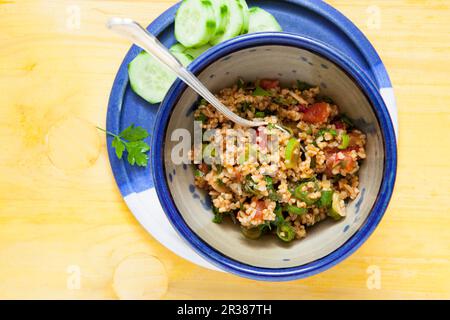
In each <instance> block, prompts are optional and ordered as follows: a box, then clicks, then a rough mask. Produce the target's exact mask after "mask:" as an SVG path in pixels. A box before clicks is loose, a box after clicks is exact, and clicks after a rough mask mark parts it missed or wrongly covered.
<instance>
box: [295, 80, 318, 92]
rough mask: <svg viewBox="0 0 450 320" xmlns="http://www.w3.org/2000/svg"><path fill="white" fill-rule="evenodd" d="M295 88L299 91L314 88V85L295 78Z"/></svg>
mask: <svg viewBox="0 0 450 320" xmlns="http://www.w3.org/2000/svg"><path fill="white" fill-rule="evenodd" d="M297 88H298V90H300V91H305V90H309V89H311V88H314V86H313V85H311V84H309V83H307V82H304V81H300V80H297Z"/></svg>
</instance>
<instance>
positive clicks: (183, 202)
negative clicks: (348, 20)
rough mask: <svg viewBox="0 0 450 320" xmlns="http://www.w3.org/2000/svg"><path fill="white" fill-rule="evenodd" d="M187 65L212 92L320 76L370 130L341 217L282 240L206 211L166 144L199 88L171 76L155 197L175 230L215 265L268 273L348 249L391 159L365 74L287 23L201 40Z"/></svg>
mask: <svg viewBox="0 0 450 320" xmlns="http://www.w3.org/2000/svg"><path fill="white" fill-rule="evenodd" d="M189 69H190V70H191V71H192V72H194V74H196V75H197V76H198V77H199V78H200V80H201V81H202V82H203V83H204V84H206V86H207V87H208V88H209V89H210V90H211V91H213V92H217V91H218V90H220V89H222V88H225V87H228V86H231V85H233V84H235V83H236V81H237V79H238V78H239V77H241V78H243V79H245V80H247V81H254V80H256V79H263V78H271V79H273V78H278V79H280V80H281V82H282V83H284V84H286V85H289V84H292V83H293V82H294V81H296V80H297V79H298V80H302V81H306V82H308V83H313V84H319V85H320V87H321V92H322V93H323V94H325V95H327V96H330V97H331V98H332V99H333V100H334V101H335V102H336V104H337V105H339V106H340V108H341V111H342V112H344V113H346V114H347V115H348V116H349V117H350V118H351V119H353V120H354V121H355V123H356V125H357V127H358V128H360V129H362V130H363V131H364V132H365V133H366V134H367V150H366V152H367V159H366V160H365V161H364V162H363V165H362V167H361V170H360V173H359V174H360V191H361V192H360V195H359V196H358V198H357V199H355V200H354V201H352V202H350V203H349V205H348V209H347V217H346V218H345V219H343V220H341V221H339V222H334V221H325V222H322V223H319V224H318V225H316V226H314V227H313V228H310V229H308V236H307V237H306V238H305V239H303V240H301V241H294V242H293V243H291V244H287V245H286V244H284V243H282V242H281V241H279V240H278V239H276V237H263V238H262V239H260V240H258V241H254V240H248V239H246V238H245V237H244V236H243V235H242V234H241V232H240V229H239V227H237V226H235V225H233V224H232V223H230V224H220V225H218V224H214V223H213V222H212V221H211V219H212V217H213V213H212V210H211V205H210V201H208V196H207V195H206V194H205V193H204V192H203V191H201V190H199V189H197V188H196V187H195V186H194V176H193V170H192V168H191V166H190V165H187V164H175V163H174V162H173V161H172V160H171V152H172V149H173V147H174V146H175V145H177V144H178V143H179V141H178V140H177V139H173V137H172V133H173V132H174V131H175V130H176V129H185V130H188V131H189V132H191V133H192V131H193V126H194V123H193V122H194V119H193V110H194V107H195V105H196V102H197V101H198V98H199V97H198V95H197V94H195V93H194V92H193V91H192V90H191V89H189V88H187V87H186V85H185V84H184V83H182V82H181V81H179V80H178V81H177V82H176V83H175V84H174V86H173V87H172V88H171V90H170V92H169V93H168V95H167V97H166V99H165V101H164V102H163V103H162V105H161V107H160V110H159V112H158V116H157V120H156V123H157V127H156V128H155V129H156V130H155V136H154V137H153V142H152V153H151V157H152V159H151V161H152V167H153V169H154V170H153V174H154V180H155V184H156V190H157V193H158V197H159V199H160V201H161V204H162V207H163V209H164V211H165V212H166V214H167V217H168V218H169V220H170V222H171V223H172V225H173V226H174V228H175V229H176V230H177V231H178V233H179V234H180V235H181V236H182V238H184V239H185V240H186V241H187V243H189V244H190V245H191V246H192V248H193V249H194V250H195V251H196V252H198V253H199V254H200V255H201V256H203V257H204V258H206V259H207V260H209V261H210V262H212V263H213V264H215V265H216V266H218V267H219V268H220V269H223V270H225V271H227V272H231V273H234V274H237V275H240V276H243V277H248V278H252V279H258V280H268V281H280V280H291V279H297V278H303V277H307V276H310V275H312V274H316V273H318V272H321V271H323V270H325V269H327V268H330V267H331V266H333V265H335V264H337V263H338V262H340V261H342V260H343V259H344V258H345V257H347V256H348V255H350V254H351V253H352V252H354V251H355V250H356V249H357V248H358V247H359V246H360V245H361V244H362V243H363V242H364V241H365V240H366V239H367V238H368V237H369V235H370V234H371V233H372V232H373V231H374V229H375V228H376V226H377V225H378V223H379V222H380V220H381V218H382V216H383V214H384V212H385V210H386V208H387V206H388V203H389V200H390V198H391V194H392V191H393V188H394V182H395V176H396V166H397V151H396V141H395V133H394V129H393V125H392V122H391V119H390V117H389V113H388V111H387V109H386V106H385V103H384V102H383V99H382V97H381V95H380V93H379V91H378V89H377V88H376V87H375V85H374V84H373V83H372V82H371V80H370V79H369V78H368V76H367V75H366V74H365V73H364V72H363V71H361V70H360V69H359V67H357V66H356V65H355V64H354V63H353V62H352V61H351V60H350V59H349V58H347V57H345V56H344V55H342V54H340V53H339V52H336V50H331V49H330V48H329V47H328V46H327V45H326V44H324V43H320V42H317V41H314V40H311V39H308V38H304V37H301V36H298V35H293V34H287V33H259V34H250V35H246V36H242V37H239V38H236V39H233V40H230V41H228V42H225V43H223V44H221V45H218V46H216V47H214V48H212V49H210V50H208V51H207V52H206V53H205V54H203V55H202V56H201V57H200V58H198V59H197V60H195V62H194V63H192V64H191V65H190V67H189ZM173 140H175V141H173ZM190 143H193V142H192V141H191V142H190Z"/></svg>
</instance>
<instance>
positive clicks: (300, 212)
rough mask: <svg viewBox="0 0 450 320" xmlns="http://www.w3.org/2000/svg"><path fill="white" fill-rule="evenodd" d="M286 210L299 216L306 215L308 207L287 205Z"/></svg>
mask: <svg viewBox="0 0 450 320" xmlns="http://www.w3.org/2000/svg"><path fill="white" fill-rule="evenodd" d="M286 210H287V212H289V213H292V214H296V215H298V216H301V215H304V214H305V213H306V212H308V210H307V209H306V208H299V207H296V206H291V205H287V206H286Z"/></svg>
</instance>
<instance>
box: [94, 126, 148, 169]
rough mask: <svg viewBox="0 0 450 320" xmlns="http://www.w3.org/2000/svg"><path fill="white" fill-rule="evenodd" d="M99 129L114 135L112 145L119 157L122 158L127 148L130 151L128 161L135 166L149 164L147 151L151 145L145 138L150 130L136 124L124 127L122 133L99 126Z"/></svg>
mask: <svg viewBox="0 0 450 320" xmlns="http://www.w3.org/2000/svg"><path fill="white" fill-rule="evenodd" d="M97 129H98V130H100V131H103V132H104V133H106V134H107V135H108V136H111V137H114V139H113V141H112V143H111V146H112V147H113V148H114V149H115V152H116V156H117V158H118V159H122V157H123V153H124V151H125V150H126V151H127V153H128V156H127V161H128V162H129V163H130V164H131V165H132V166H133V165H135V164H136V165H138V166H140V167H146V166H147V164H148V155H147V152H148V151H149V150H150V146H149V145H148V144H147V143H146V142H144V139H145V138H147V137H148V136H149V134H148V132H147V131H146V130H145V129H144V128H142V127H135V126H134V124H132V125H131V126H129V127H128V128H126V129H124V130H123V131H122V132H121V133H120V134H115V133H112V132H109V131H107V130H105V129H102V128H100V127H97Z"/></svg>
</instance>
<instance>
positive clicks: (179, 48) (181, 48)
mask: <svg viewBox="0 0 450 320" xmlns="http://www.w3.org/2000/svg"><path fill="white" fill-rule="evenodd" d="M169 50H170V52H172V53H174V52H185V51H186V47H185V46H183V45H182V44H181V43H176V44H174V45H173V46H171V47H170V49H169Z"/></svg>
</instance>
